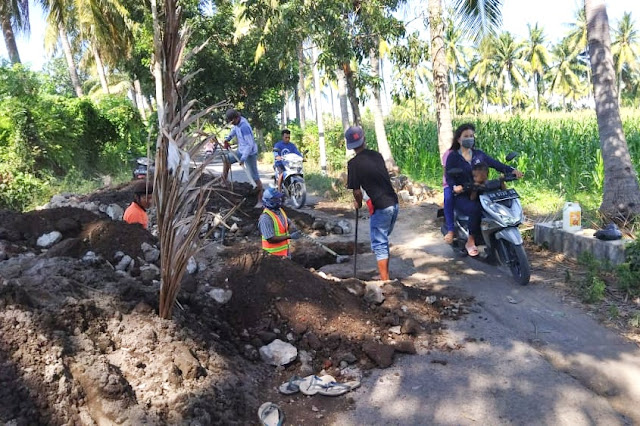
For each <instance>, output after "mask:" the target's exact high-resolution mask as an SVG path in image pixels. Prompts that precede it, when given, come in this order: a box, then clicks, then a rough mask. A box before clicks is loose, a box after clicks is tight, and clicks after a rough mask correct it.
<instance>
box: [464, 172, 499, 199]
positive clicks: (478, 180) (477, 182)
mask: <svg viewBox="0 0 640 426" xmlns="http://www.w3.org/2000/svg"><path fill="white" fill-rule="evenodd" d="M471 174H472V175H473V184H474V190H473V191H471V194H469V198H470V199H471V200H477V199H478V192H480V191H482V190H483V189H484V184H485V183H486V182H487V180H488V179H489V166H488V165H487V164H486V163H478V164H476V165H474V166H473V167H472V168H471ZM500 189H502V190H505V189H507V186H506V185H505V183H504V182H502V185H501V188H500Z"/></svg>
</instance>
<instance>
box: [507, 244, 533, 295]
mask: <svg viewBox="0 0 640 426" xmlns="http://www.w3.org/2000/svg"><path fill="white" fill-rule="evenodd" d="M504 245H505V248H506V249H507V254H508V256H509V260H508V262H507V264H508V266H509V269H510V270H511V275H513V278H514V279H515V280H516V282H517V283H518V284H520V285H527V284H529V280H530V279H531V267H530V266H529V259H528V258H527V253H526V252H525V251H524V247H522V246H521V245H514V244H512V243H510V242H508V241H504Z"/></svg>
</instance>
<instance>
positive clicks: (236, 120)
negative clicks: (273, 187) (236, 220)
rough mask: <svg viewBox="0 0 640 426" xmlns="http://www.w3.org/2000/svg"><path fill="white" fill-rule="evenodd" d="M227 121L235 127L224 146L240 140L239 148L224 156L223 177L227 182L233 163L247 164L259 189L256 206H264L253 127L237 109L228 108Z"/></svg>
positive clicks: (225, 140) (225, 139)
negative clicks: (234, 139)
mask: <svg viewBox="0 0 640 426" xmlns="http://www.w3.org/2000/svg"><path fill="white" fill-rule="evenodd" d="M226 119H227V123H231V124H233V128H232V129H231V132H230V133H229V135H228V136H227V137H226V138H224V147H225V149H227V150H229V149H230V146H229V142H230V141H231V140H232V139H233V138H236V139H237V141H238V149H237V150H236V151H234V152H229V153H227V155H226V157H225V158H224V159H225V161H224V165H223V168H222V179H223V180H224V181H225V182H226V181H227V177H228V175H229V170H230V169H231V165H232V164H234V163H236V162H239V163H240V165H241V166H242V165H246V166H247V173H249V174H251V177H252V178H253V180H254V181H255V183H256V188H257V189H258V203H257V204H256V208H262V203H261V201H260V200H261V199H262V182H261V181H260V173H259V172H258V145H257V144H256V141H255V138H254V136H253V129H252V128H251V125H249V122H248V121H247V119H246V118H244V117H242V116H241V115H240V113H239V112H238V111H236V110H235V109H228V110H227V113H226Z"/></svg>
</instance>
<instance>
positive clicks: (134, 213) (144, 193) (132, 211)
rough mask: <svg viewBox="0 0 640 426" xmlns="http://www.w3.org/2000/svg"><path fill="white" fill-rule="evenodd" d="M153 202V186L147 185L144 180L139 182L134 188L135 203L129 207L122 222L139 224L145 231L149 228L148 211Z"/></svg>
mask: <svg viewBox="0 0 640 426" xmlns="http://www.w3.org/2000/svg"><path fill="white" fill-rule="evenodd" d="M152 202H153V186H152V184H151V183H149V184H148V185H147V182H146V181H144V180H141V181H138V182H136V183H135V186H134V187H133V202H132V203H131V204H130V205H129V207H127V209H126V210H125V211H124V215H123V216H122V220H124V221H125V222H127V223H131V224H133V223H139V224H140V225H142V227H143V228H144V229H147V228H148V227H149V216H148V215H147V209H148V208H149V207H151V203H152Z"/></svg>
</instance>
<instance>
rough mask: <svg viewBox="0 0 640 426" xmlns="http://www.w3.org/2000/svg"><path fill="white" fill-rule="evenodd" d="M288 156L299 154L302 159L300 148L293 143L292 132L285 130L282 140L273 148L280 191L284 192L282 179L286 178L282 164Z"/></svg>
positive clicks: (274, 166) (274, 165)
mask: <svg viewBox="0 0 640 426" xmlns="http://www.w3.org/2000/svg"><path fill="white" fill-rule="evenodd" d="M287 154H298V155H299V156H300V157H302V154H300V151H298V148H297V147H296V146H295V144H294V143H293V142H291V130H289V129H284V130H283V131H282V139H281V140H279V141H278V142H276V144H275V145H274V146H273V157H274V160H275V163H274V164H273V168H274V169H276V173H277V174H278V179H277V182H278V184H277V188H278V191H282V178H283V176H284V164H283V163H282V159H283V158H282V157H283V156H285V155H287Z"/></svg>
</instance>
